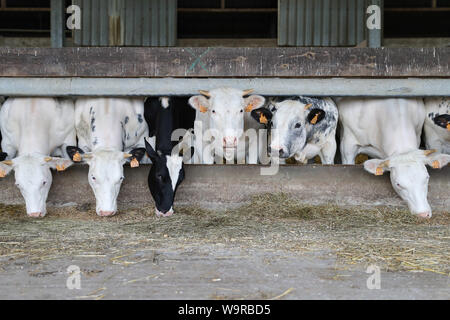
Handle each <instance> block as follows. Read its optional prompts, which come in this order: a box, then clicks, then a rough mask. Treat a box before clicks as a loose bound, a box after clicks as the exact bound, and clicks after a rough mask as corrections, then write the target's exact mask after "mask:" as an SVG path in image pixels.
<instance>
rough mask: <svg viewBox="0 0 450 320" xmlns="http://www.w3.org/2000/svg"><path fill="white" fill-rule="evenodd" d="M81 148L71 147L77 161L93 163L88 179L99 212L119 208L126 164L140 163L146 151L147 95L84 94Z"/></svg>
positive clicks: (78, 106)
mask: <svg viewBox="0 0 450 320" xmlns="http://www.w3.org/2000/svg"><path fill="white" fill-rule="evenodd" d="M75 127H76V132H77V137H78V148H76V147H69V148H68V152H69V154H70V155H71V157H72V158H73V160H74V161H81V160H83V161H85V162H86V163H87V164H88V165H89V174H88V180H89V184H90V185H91V187H92V190H93V191H94V194H95V199H96V211H97V214H98V215H99V216H112V215H114V214H115V213H116V212H117V196H118V194H119V191H120V186H121V184H122V181H123V179H124V175H123V165H124V164H125V163H126V162H127V161H128V160H130V159H133V160H132V161H131V165H132V166H138V165H139V161H141V160H142V158H143V156H144V155H145V141H144V137H146V136H148V125H147V123H146V121H145V119H144V99H139V98H136V99H122V98H80V99H77V101H76V102H75Z"/></svg>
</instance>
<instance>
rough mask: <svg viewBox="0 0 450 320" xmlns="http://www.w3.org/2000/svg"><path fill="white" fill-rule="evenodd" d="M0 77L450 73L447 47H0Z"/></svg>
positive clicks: (379, 75)
mask: <svg viewBox="0 0 450 320" xmlns="http://www.w3.org/2000/svg"><path fill="white" fill-rule="evenodd" d="M0 77H91V78H95V77H119V78H127V77H146V78H151V77H182V78H186V77H218V78H227V77H228V78H231V77H242V78H251V77H284V78H305V77H311V78H324V77H421V78H423V77H450V48H242V47H241V48H225V47H216V48H205V47H196V48H145V47H140V48H128V47H119V48H117V47H116V48H112V47H110V48H61V49H51V48H0Z"/></svg>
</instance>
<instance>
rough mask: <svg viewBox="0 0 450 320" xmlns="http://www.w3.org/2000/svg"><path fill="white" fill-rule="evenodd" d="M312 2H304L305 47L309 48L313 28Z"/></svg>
mask: <svg viewBox="0 0 450 320" xmlns="http://www.w3.org/2000/svg"><path fill="white" fill-rule="evenodd" d="M313 1H314V0H306V4H305V23H304V25H305V46H311V45H312V40H313V26H314V14H313V10H314V6H313Z"/></svg>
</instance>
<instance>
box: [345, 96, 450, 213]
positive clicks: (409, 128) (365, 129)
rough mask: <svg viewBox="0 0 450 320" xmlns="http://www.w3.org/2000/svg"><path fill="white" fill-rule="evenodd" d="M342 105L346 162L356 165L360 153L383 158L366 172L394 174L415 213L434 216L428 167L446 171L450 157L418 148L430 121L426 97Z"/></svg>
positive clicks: (347, 101) (356, 100)
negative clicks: (428, 119)
mask: <svg viewBox="0 0 450 320" xmlns="http://www.w3.org/2000/svg"><path fill="white" fill-rule="evenodd" d="M337 105H338V109H339V120H340V122H341V146H340V148H341V156H342V162H343V163H344V164H354V163H355V157H356V155H357V154H359V153H364V154H367V155H369V156H371V157H374V158H377V159H372V160H367V161H366V162H365V163H364V169H365V170H367V171H368V172H370V173H372V174H374V175H382V174H383V172H385V171H390V178H391V183H392V186H393V188H394V190H395V191H396V192H397V194H398V195H399V196H400V197H401V198H402V199H403V200H405V201H406V202H407V204H408V207H409V210H410V211H411V212H412V213H413V214H417V215H418V216H420V217H424V218H429V217H431V208H430V205H429V204H428V201H427V193H428V179H429V175H428V172H427V170H426V167H425V165H430V166H432V167H433V168H442V167H443V166H446V165H447V163H448V162H449V161H450V156H449V155H445V154H441V153H436V152H434V151H424V150H419V149H418V148H419V145H420V136H421V133H422V126H423V123H424V120H425V107H424V104H423V101H422V99H394V98H392V99H371V98H366V99H364V98H343V99H341V100H339V101H338V102H337Z"/></svg>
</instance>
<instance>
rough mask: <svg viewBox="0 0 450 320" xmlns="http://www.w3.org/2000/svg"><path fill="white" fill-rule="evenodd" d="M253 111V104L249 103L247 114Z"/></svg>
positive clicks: (246, 109)
mask: <svg viewBox="0 0 450 320" xmlns="http://www.w3.org/2000/svg"><path fill="white" fill-rule="evenodd" d="M252 110H253V104H251V103H249V104H248V105H247V106H246V107H245V112H250V111H252Z"/></svg>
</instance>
